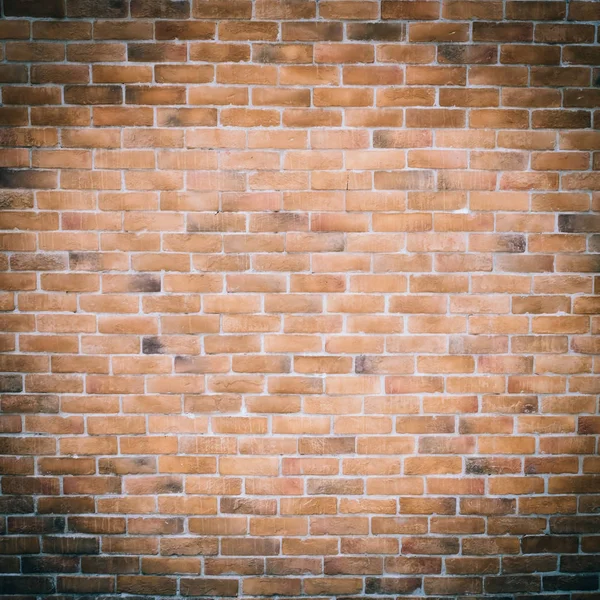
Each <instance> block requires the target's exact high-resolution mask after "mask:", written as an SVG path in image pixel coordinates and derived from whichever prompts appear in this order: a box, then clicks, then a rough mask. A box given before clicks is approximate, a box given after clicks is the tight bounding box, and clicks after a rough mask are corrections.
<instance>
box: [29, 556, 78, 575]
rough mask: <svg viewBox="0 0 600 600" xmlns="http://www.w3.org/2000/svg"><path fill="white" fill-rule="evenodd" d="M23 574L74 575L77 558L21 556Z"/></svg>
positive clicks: (76, 567)
mask: <svg viewBox="0 0 600 600" xmlns="http://www.w3.org/2000/svg"><path fill="white" fill-rule="evenodd" d="M21 569H22V571H23V573H76V572H77V571H78V570H79V558H78V557H77V556H23V557H22V558H21Z"/></svg>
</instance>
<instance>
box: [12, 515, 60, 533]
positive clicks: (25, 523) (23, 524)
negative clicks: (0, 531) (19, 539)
mask: <svg viewBox="0 0 600 600" xmlns="http://www.w3.org/2000/svg"><path fill="white" fill-rule="evenodd" d="M65 525H66V520H65V518H64V517H9V518H8V531H9V532H10V533H20V534H23V533H63V532H64V530H65Z"/></svg>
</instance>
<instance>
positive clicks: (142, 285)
mask: <svg viewBox="0 0 600 600" xmlns="http://www.w3.org/2000/svg"><path fill="white" fill-rule="evenodd" d="M160 288H161V283H160V275H150V274H143V275H133V276H132V277H131V279H130V280H129V286H128V289H129V291H130V292H147V293H152V292H160Z"/></svg>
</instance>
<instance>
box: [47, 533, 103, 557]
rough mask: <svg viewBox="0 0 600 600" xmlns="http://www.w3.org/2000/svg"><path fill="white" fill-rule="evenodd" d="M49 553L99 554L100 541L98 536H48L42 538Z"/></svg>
mask: <svg viewBox="0 0 600 600" xmlns="http://www.w3.org/2000/svg"><path fill="white" fill-rule="evenodd" d="M42 543H43V550H44V552H46V553H48V554H98V553H99V552H100V542H99V540H98V538H96V537H84V536H77V537H66V536H47V537H44V539H43V540H42Z"/></svg>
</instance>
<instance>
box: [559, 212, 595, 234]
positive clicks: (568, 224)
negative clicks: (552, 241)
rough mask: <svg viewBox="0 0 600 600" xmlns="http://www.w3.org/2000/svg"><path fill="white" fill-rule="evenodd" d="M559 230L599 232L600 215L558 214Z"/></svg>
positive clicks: (563, 231)
mask: <svg viewBox="0 0 600 600" xmlns="http://www.w3.org/2000/svg"><path fill="white" fill-rule="evenodd" d="M558 230H559V231H561V232H562V233H598V232H600V215H576V214H563V215H558Z"/></svg>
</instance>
